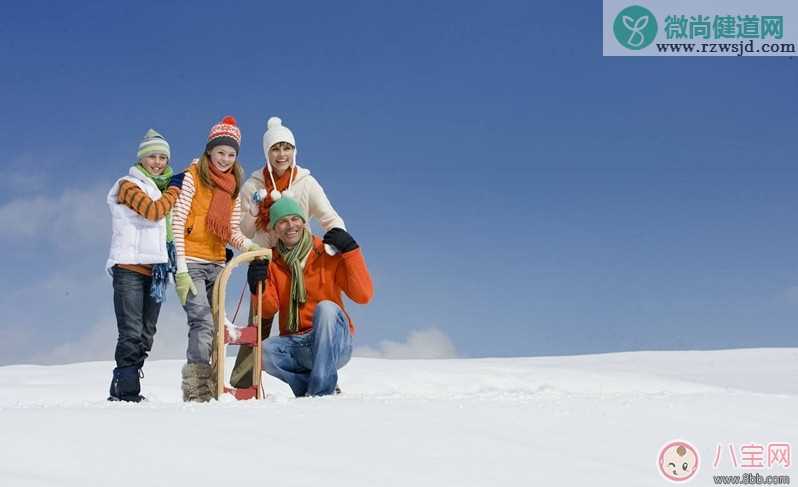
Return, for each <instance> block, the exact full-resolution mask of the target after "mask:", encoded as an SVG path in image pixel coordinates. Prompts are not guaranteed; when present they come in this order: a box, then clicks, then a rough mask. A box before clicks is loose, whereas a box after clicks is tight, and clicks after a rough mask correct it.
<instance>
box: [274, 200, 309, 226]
mask: <svg viewBox="0 0 798 487" xmlns="http://www.w3.org/2000/svg"><path fill="white" fill-rule="evenodd" d="M291 215H296V216H298V217H299V218H301V219H302V221H304V222H307V221H308V217H307V216H305V212H304V211H302V207H301V206H299V203H297V202H296V200H295V199H293V198H289V197H288V196H283V197H282V198H280V199H279V200H277V201H275V202H274V204H272V206H271V207H269V228H271V229H274V226H275V225H277V222H278V221H280V220H282V219H283V218H285V217H287V216H291Z"/></svg>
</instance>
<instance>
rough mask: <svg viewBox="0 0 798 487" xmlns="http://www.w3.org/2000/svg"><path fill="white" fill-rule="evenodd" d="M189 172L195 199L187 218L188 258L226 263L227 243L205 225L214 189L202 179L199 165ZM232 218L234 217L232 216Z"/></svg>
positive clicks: (186, 243)
mask: <svg viewBox="0 0 798 487" xmlns="http://www.w3.org/2000/svg"><path fill="white" fill-rule="evenodd" d="M188 170H189V171H190V172H191V176H192V177H193V178H194V199H193V200H192V201H191V210H190V211H189V212H188V217H186V236H185V246H186V250H185V252H186V257H194V258H195V259H202V260H207V261H211V262H220V261H221V262H224V247H225V245H226V244H227V242H225V241H223V240H222V239H221V238H219V237H218V236H216V235H215V234H214V233H212V232H211V231H209V230H208V227H207V226H206V225H205V220H206V218H207V217H208V209H209V208H210V206H211V198H212V197H213V189H212V188H210V187H208V186H206V185H205V183H203V182H202V179H200V174H199V166H198V165H197V164H192V165H191V167H190V168H189V169H188ZM230 216H231V217H232V214H231V215H230Z"/></svg>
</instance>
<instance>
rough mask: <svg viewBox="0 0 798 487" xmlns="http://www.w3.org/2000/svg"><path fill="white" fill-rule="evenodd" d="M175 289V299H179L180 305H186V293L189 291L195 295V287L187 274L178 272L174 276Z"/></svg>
mask: <svg viewBox="0 0 798 487" xmlns="http://www.w3.org/2000/svg"><path fill="white" fill-rule="evenodd" d="M175 288H176V289H177V297H178V298H180V304H182V305H184V306H185V304H186V301H187V300H188V293H189V291H191V293H192V294H193V295H195V296H196V295H197V287H196V286H195V285H194V281H192V280H191V276H189V275H188V272H178V273H177V274H175Z"/></svg>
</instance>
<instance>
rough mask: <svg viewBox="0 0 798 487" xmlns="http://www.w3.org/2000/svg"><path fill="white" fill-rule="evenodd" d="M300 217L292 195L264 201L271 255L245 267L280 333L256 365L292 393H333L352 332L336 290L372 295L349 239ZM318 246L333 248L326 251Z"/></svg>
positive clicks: (355, 296) (356, 297) (364, 298)
mask: <svg viewBox="0 0 798 487" xmlns="http://www.w3.org/2000/svg"><path fill="white" fill-rule="evenodd" d="M306 221H307V217H306V215H305V213H304V212H303V211H302V208H301V207H300V206H299V204H298V203H297V202H296V201H295V200H293V199H291V198H289V197H287V196H283V197H282V198H280V199H279V200H277V201H276V202H275V203H274V204H272V206H271V207H270V208H269V227H270V228H271V229H272V230H273V231H274V232H275V234H276V236H277V239H278V242H277V247H276V248H275V249H274V250H275V252H274V254H273V255H274V258H273V260H272V261H271V262H270V263H269V264H268V265H266V262H265V261H262V260H257V261H254V262H252V263H251V264H250V267H249V270H248V272H247V281H248V283H249V288H250V291H251V292H252V294H256V293H257V286H258V283H259V282H264V281H265V282H264V284H265V288H264V292H263V303H262V304H263V315H264V316H271V315H274V314H275V313H277V312H279V313H280V336H276V337H271V338H269V339H267V340H266V341H265V342H264V343H263V369H264V370H265V371H266V372H267V373H268V374H269V375H272V376H274V377H277V378H278V379H280V380H282V381H283V382H286V383H287V384H288V385H289V386H291V390H293V392H294V395H296V396H297V397H301V396H322V395H327V394H332V393H334V392H335V390H336V388H337V382H338V369H340V368H341V367H343V366H344V365H346V364H347V362H349V358H350V357H351V355H352V334H353V333H354V331H355V326H354V324H353V323H352V320H351V319H350V318H349V315H348V314H347V313H346V311H345V310H344V305H343V302H342V301H341V292H344V293H345V294H346V295H347V296H348V297H349V298H350V299H351V300H352V301H354V302H356V303H358V304H366V303H368V302H369V301H370V300H371V297H372V295H373V293H374V291H373V289H372V285H371V277H370V276H369V272H368V268H367V267H366V261H365V259H364V258H363V253H362V252H361V250H360V247H359V246H358V244H357V243H356V242H355V240H354V239H353V238H352V236H351V235H349V233H347V232H346V230H343V229H341V228H333V229H331V230H330V231H328V232H327V233H326V234H325V235H324V239H320V238H319V237H317V236H315V235H313V234H312V233H311V231H310V229H309V228H308V227H307V226H306ZM324 244H329V245H331V246H333V247H335V248H336V249H337V250H338V252H337V253H336V254H335V255H332V256H331V255H329V254H328V253H327V252H325V249H324ZM255 301H256V299H255V298H254V297H253V302H255Z"/></svg>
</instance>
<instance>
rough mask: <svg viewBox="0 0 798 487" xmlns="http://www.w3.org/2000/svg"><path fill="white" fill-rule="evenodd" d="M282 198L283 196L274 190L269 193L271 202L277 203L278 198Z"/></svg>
mask: <svg viewBox="0 0 798 487" xmlns="http://www.w3.org/2000/svg"><path fill="white" fill-rule="evenodd" d="M282 196H283V195H282V194H281V193H280V192H279V191H277V190H276V189H274V190H272V192H271V197H272V201H277V200H279V199H280V198H282Z"/></svg>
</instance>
